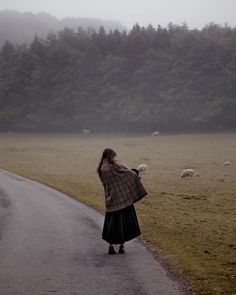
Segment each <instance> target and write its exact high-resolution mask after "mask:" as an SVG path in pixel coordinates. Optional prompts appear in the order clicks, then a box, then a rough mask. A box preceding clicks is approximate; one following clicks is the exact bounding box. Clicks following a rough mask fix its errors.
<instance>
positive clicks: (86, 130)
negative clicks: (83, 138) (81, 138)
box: [83, 129, 91, 134]
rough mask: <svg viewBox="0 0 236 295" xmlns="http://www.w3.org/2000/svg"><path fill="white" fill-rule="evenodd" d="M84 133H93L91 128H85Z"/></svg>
mask: <svg viewBox="0 0 236 295" xmlns="http://www.w3.org/2000/svg"><path fill="white" fill-rule="evenodd" d="M83 133H84V134H89V133H91V130H90V129H83Z"/></svg>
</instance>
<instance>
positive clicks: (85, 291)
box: [0, 170, 182, 295]
mask: <svg viewBox="0 0 236 295" xmlns="http://www.w3.org/2000/svg"><path fill="white" fill-rule="evenodd" d="M102 223H103V216H102V215H100V214H99V213H97V212H96V211H94V210H92V209H90V208H88V207H86V206H84V205H83V204H81V203H79V202H77V201H75V200H73V199H71V198H69V197H68V196H66V195H64V194H62V193H60V192H57V191H55V190H53V189H51V188H49V187H47V186H44V185H41V184H39V183H37V182H34V181H30V180H28V179H25V178H23V177H20V176H17V175H15V174H12V173H9V172H6V171H3V170H0V295H15V294H17V295H43V294H61V295H93V294H94V295H95V294H96V295H100V294H101V295H106V294H107V295H108V294H109V295H115V294H117V295H118V294H119V295H133V294H135V295H144V294H147V295H148V294H155V295H158V294H161V295H177V294H182V291H181V287H180V286H179V284H178V283H177V282H175V281H173V280H171V279H170V278H169V277H168V275H167V273H166V271H165V270H164V269H163V268H162V267H161V265H160V264H159V263H158V262H157V261H156V260H155V259H154V258H153V257H152V255H151V253H149V252H148V251H147V250H146V248H145V247H144V246H143V245H141V244H140V243H139V242H137V241H131V242H128V243H127V244H126V253H125V254H123V255H122V254H116V255H107V248H108V246H107V244H106V243H105V242H104V241H103V240H102V239H101V230H102Z"/></svg>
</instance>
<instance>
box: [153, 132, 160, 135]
mask: <svg viewBox="0 0 236 295" xmlns="http://www.w3.org/2000/svg"><path fill="white" fill-rule="evenodd" d="M158 135H160V132H159V131H154V132H153V133H152V136H158Z"/></svg>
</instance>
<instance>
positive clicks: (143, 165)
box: [137, 164, 147, 172]
mask: <svg viewBox="0 0 236 295" xmlns="http://www.w3.org/2000/svg"><path fill="white" fill-rule="evenodd" d="M137 170H138V171H139V172H144V171H146V170H147V165H146V164H140V165H138V167H137Z"/></svg>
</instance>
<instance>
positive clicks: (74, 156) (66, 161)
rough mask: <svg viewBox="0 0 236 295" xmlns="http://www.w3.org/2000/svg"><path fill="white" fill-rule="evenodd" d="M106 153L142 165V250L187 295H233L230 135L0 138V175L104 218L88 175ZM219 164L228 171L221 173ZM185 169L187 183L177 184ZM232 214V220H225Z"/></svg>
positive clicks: (234, 183) (235, 248)
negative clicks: (63, 196)
mask: <svg viewBox="0 0 236 295" xmlns="http://www.w3.org/2000/svg"><path fill="white" fill-rule="evenodd" d="M105 147H112V148H113V149H114V150H115V151H116V152H117V154H118V157H119V159H120V160H121V161H122V162H124V163H125V164H127V165H128V166H129V167H130V168H134V167H136V166H137V165H138V164H140V163H145V164H147V166H148V170H147V172H146V173H145V174H143V175H142V181H143V183H144V185H145V187H146V188H147V190H148V192H149V195H148V196H147V197H146V198H145V199H143V200H142V201H141V202H139V203H138V204H137V205H136V208H137V213H138V218H139V221H140V225H141V229H142V238H143V240H144V242H145V243H146V244H147V245H150V246H151V247H153V246H154V248H156V249H157V253H158V255H160V256H161V257H162V258H163V259H164V261H165V262H166V263H167V264H168V265H170V266H171V267H172V269H174V270H175V271H176V273H177V274H179V275H180V277H181V278H183V279H184V280H185V281H187V282H188V283H189V284H190V285H191V288H192V292H193V294H213V295H216V294H217V295H218V294H221V295H233V294H236V285H235V282H236V276H235V275H236V272H235V269H236V218H235V209H236V208H235V207H236V206H235V204H236V134H233V133H231V134H230V133H229V134H189V135H161V136H159V137H151V136H150V135H105V134H104V135H95V134H87V135H86V134H84V135H83V134H14V133H1V134H0V168H2V169H7V170H10V171H13V172H16V173H18V174H20V175H23V176H27V177H29V178H31V179H35V180H38V181H41V182H43V183H46V184H48V185H50V186H52V187H55V188H57V189H59V190H61V191H64V192H66V193H68V194H69V195H71V196H73V197H74V198H76V199H78V200H80V201H82V202H84V203H86V204H88V205H89V206H92V207H95V208H97V209H98V210H99V211H101V212H104V196H103V188H102V185H101V183H100V182H99V179H98V176H97V174H96V171H95V170H96V167H97V164H98V161H99V158H100V156H101V153H102V151H103V149H104V148H105ZM227 160H230V161H231V162H232V165H230V166H227V167H223V163H224V162H225V161H227ZM184 168H193V169H194V176H193V178H192V179H180V177H179V175H180V172H181V171H182V169H184ZM233 213H234V215H233Z"/></svg>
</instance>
